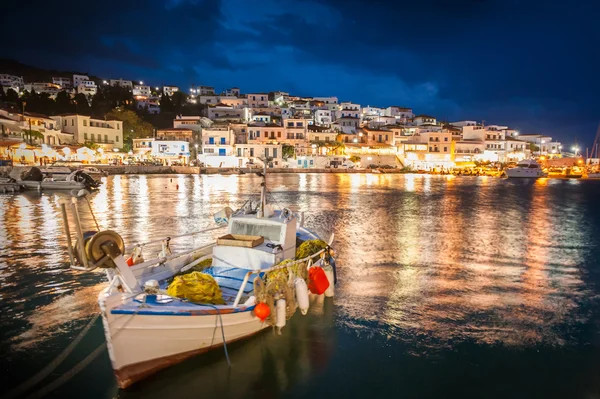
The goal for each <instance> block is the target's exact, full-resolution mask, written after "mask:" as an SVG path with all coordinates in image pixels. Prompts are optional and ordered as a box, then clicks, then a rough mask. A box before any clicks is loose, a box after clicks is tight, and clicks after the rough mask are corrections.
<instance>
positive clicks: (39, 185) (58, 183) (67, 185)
mask: <svg viewBox="0 0 600 399" xmlns="http://www.w3.org/2000/svg"><path fill="white" fill-rule="evenodd" d="M19 184H20V185H21V186H22V187H23V188H24V189H26V190H40V189H41V190H81V189H82V188H86V185H85V184H84V183H79V182H75V181H65V180H55V181H41V182H40V181H28V180H21V181H19Z"/></svg>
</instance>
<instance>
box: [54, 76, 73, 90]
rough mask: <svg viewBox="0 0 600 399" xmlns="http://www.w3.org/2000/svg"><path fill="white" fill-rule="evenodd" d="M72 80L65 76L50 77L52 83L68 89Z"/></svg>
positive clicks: (71, 84)
mask: <svg viewBox="0 0 600 399" xmlns="http://www.w3.org/2000/svg"><path fill="white" fill-rule="evenodd" d="M72 82H73V81H72V80H71V78H66V77H63V76H53V77H52V83H54V84H55V85H59V86H60V87H61V89H70V88H71V87H73V83H72Z"/></svg>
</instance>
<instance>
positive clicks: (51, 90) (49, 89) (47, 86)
mask: <svg viewBox="0 0 600 399" xmlns="http://www.w3.org/2000/svg"><path fill="white" fill-rule="evenodd" d="M24 87H25V90H27V91H28V92H32V91H35V92H36V93H38V94H41V93H48V94H49V95H50V97H51V98H56V95H57V94H58V92H59V91H61V90H62V88H61V87H60V86H59V85H57V84H54V83H26V84H25V85H24Z"/></svg>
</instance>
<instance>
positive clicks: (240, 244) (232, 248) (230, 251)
mask: <svg viewBox="0 0 600 399" xmlns="http://www.w3.org/2000/svg"><path fill="white" fill-rule="evenodd" d="M227 230H228V233H229V234H228V235H227V236H223V237H221V238H220V239H218V240H217V245H215V247H214V248H213V262H212V266H222V267H238V268H241V269H247V270H256V269H257V268H258V267H257V266H259V265H260V269H266V268H268V267H271V266H273V265H276V264H278V263H279V262H281V261H282V260H284V259H289V258H292V259H293V258H294V256H295V254H296V217H295V216H294V214H293V213H292V212H291V211H289V210H288V209H284V210H282V211H273V213H272V214H271V215H270V216H269V217H265V218H258V217H257V215H256V214H246V215H238V216H233V217H232V219H231V221H230V223H229V227H228V229H227Z"/></svg>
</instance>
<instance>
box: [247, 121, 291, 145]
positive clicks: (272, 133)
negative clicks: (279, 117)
mask: <svg viewBox="0 0 600 399" xmlns="http://www.w3.org/2000/svg"><path fill="white" fill-rule="evenodd" d="M286 140H287V136H286V132H285V128H284V127H283V126H280V125H277V124H273V123H269V124H264V123H261V124H257V123H253V124H249V125H248V143H270V142H286Z"/></svg>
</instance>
